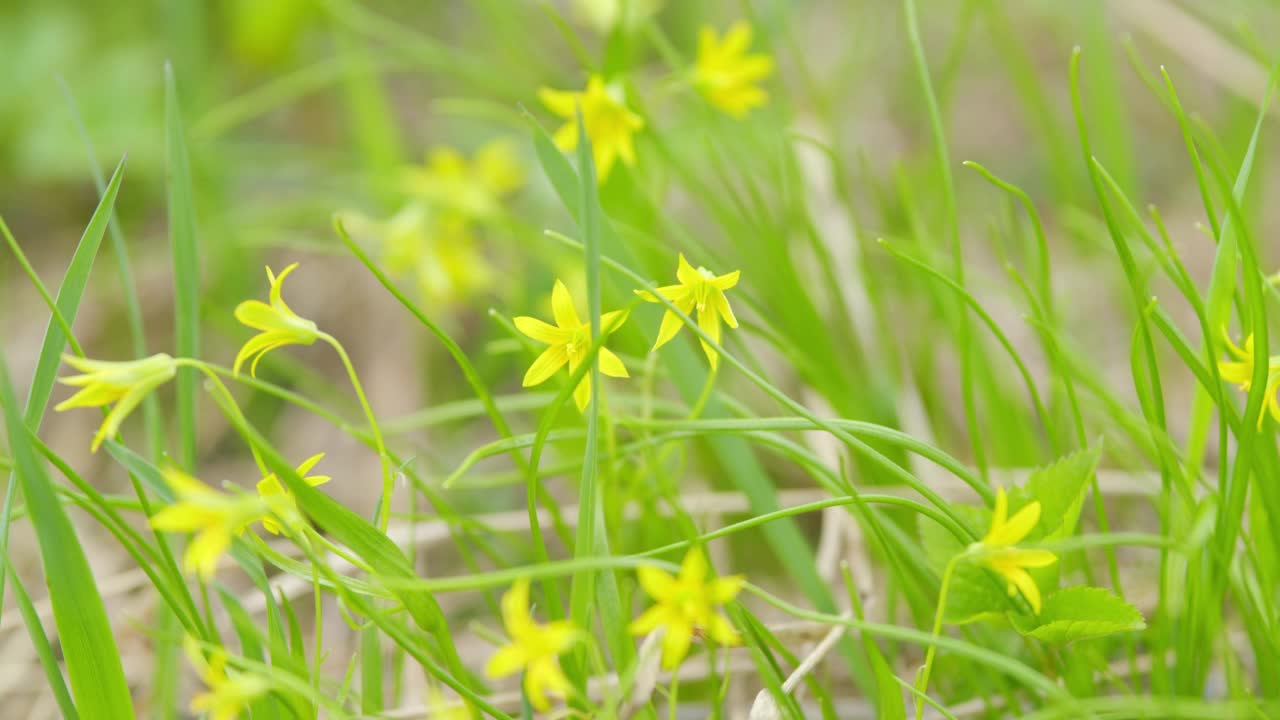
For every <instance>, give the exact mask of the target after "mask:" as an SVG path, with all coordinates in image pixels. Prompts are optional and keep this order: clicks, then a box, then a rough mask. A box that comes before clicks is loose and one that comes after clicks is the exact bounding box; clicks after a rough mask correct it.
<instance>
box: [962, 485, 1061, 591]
mask: <svg viewBox="0 0 1280 720" xmlns="http://www.w3.org/2000/svg"><path fill="white" fill-rule="evenodd" d="M1038 522H1040V502H1039V501H1038V500H1037V501H1034V502H1031V503H1028V504H1027V505H1025V506H1023V508H1022V509H1021V510H1019V511H1018V512H1016V513H1014V514H1013V517H1009V496H1008V495H1006V494H1005V492H1004V488H1000V489H999V490H998V491H997V492H996V508H995V511H994V512H993V513H992V515H991V530H989V531H988V532H987V536H986V537H984V538H982V540H980V541H979V542H977V543H974V547H973V550H974V552H976V553H977V555H978V562H979V563H981V564H982V565H985V566H986V567H988V568H990V569H991V570H993V571H995V573H996V574H998V575H999V576H1000V577H1002V578H1004V580H1005V582H1006V583H1008V585H1009V596H1010V597H1013V596H1014V595H1017V594H1018V592H1021V593H1022V596H1023V597H1025V598H1026V599H1027V602H1028V603H1030V604H1031V609H1032V610H1033V611H1034V612H1035V613H1036V614H1039V613H1040V588H1039V586H1037V585H1036V581H1035V578H1033V577H1031V573H1028V572H1027V570H1026V569H1027V568H1041V567H1047V566H1049V565H1052V564H1054V563H1055V562H1057V561H1058V556H1057V555H1054V554H1053V553H1051V552H1049V551H1048V550H1027V549H1023V548H1019V547H1016V545H1017V544H1018V543H1019V542H1022V540H1023V539H1024V538H1026V537H1027V535H1029V534H1030V533H1031V531H1032V530H1033V529H1035V526H1036V523H1038Z"/></svg>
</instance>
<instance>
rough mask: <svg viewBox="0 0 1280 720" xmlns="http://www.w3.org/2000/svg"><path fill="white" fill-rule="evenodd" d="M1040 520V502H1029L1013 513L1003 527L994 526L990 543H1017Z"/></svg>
mask: <svg viewBox="0 0 1280 720" xmlns="http://www.w3.org/2000/svg"><path fill="white" fill-rule="evenodd" d="M1038 522H1040V502H1039V501H1034V502H1030V503H1027V504H1026V505H1025V506H1023V508H1022V509H1021V510H1019V511H1018V512H1016V513H1014V514H1013V517H1011V518H1009V521H1008V522H1007V523H1005V524H1004V526H1003V527H1000V528H999V529H997V528H994V527H993V528H992V529H991V535H990V540H989V544H991V545H995V546H998V547H1000V546H1009V545H1016V544H1018V543H1019V542H1021V541H1022V539H1023V538H1025V537H1026V536H1027V535H1028V534H1029V533H1030V532H1031V531H1032V530H1033V529H1035V526H1036V523H1038Z"/></svg>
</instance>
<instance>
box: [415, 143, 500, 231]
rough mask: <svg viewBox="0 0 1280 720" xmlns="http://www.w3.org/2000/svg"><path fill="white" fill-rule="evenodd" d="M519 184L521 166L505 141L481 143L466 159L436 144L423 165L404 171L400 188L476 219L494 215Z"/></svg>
mask: <svg viewBox="0 0 1280 720" xmlns="http://www.w3.org/2000/svg"><path fill="white" fill-rule="evenodd" d="M523 183H524V169H523V168H522V167H521V166H520V163H519V162H518V161H517V160H516V152H515V148H514V146H512V144H511V143H510V142H509V141H506V140H495V141H493V142H490V143H488V144H487V145H484V146H483V147H481V148H480V149H479V150H477V151H476V154H475V157H474V158H473V159H472V161H470V162H468V161H467V159H466V158H465V157H463V155H462V153H459V152H458V151H457V150H455V149H453V148H451V147H438V148H435V149H433V150H432V151H431V154H430V155H429V156H428V157H427V163H426V165H425V166H421V167H418V166H415V167H411V168H407V169H406V170H405V171H404V188H405V191H406V192H408V193H409V194H410V195H413V196H415V197H418V198H421V199H423V200H425V201H427V202H429V203H431V204H432V205H433V206H437V207H440V208H445V209H448V210H451V211H454V212H457V213H460V214H462V215H464V216H466V217H469V218H477V219H481V218H488V217H492V216H493V215H496V214H498V211H499V210H500V205H499V203H500V202H501V200H502V198H504V197H506V196H507V195H509V194H511V192H512V191H514V190H515V189H516V188H518V187H520V186H521V185H522V184H523Z"/></svg>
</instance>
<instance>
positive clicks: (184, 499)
mask: <svg viewBox="0 0 1280 720" xmlns="http://www.w3.org/2000/svg"><path fill="white" fill-rule="evenodd" d="M161 472H162V473H163V474H164V481H165V483H167V484H168V485H169V487H170V488H171V489H172V490H173V492H174V494H175V495H176V496H177V502H175V503H173V504H172V505H169V506H167V507H165V508H163V509H161V510H160V512H158V513H156V514H155V515H152V516H151V527H154V528H155V529H157V530H163V531H165V532H190V533H195V534H196V536H195V538H194V539H192V541H191V543H190V544H189V545H187V552H186V554H185V555H183V557H182V566H183V568H184V569H185V570H186V571H187V572H194V573H196V574H198V575H199V576H200V577H201V578H203V579H204V580H209V579H211V578H212V577H213V574H214V572H215V571H216V570H217V569H218V558H220V557H222V554H223V553H225V552H226V551H227V548H229V547H231V539H232V538H233V537H235V536H236V535H239V534H240V533H242V532H244V529H245V528H246V527H248V526H249V525H250V524H252V523H254V522H257V521H259V520H262V519H263V518H264V517H265V516H266V514H267V506H266V504H265V503H264V502H263V501H262V500H261V499H260V498H258V497H257V496H256V495H249V494H237V495H232V494H230V493H225V492H221V491H219V490H215V489H213V488H211V487H209V486H208V485H205V484H204V483H202V482H200V481H199V480H197V479H195V478H193V477H191V476H190V475H188V474H186V473H184V472H182V471H181V470H178V469H177V468H174V467H167V468H165V469H163V470H162V471H161Z"/></svg>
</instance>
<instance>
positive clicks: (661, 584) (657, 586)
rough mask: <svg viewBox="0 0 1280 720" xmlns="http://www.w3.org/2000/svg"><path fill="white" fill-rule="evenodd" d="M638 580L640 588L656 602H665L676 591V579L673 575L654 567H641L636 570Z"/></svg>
mask: <svg viewBox="0 0 1280 720" xmlns="http://www.w3.org/2000/svg"><path fill="white" fill-rule="evenodd" d="M636 579H638V580H639V581H640V587H642V588H644V591H645V592H647V593H649V597H651V598H653V599H654V600H665V599H667V598H669V597H671V596H672V594H673V593H674V592H675V589H676V579H675V578H673V577H671V573H669V572H667V571H666V570H663V569H661V568H656V567H654V566H652V565H641V566H640V567H638V568H636Z"/></svg>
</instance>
